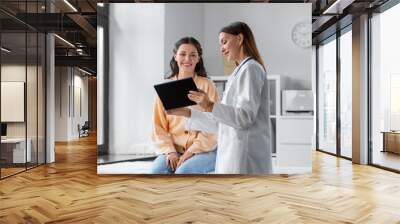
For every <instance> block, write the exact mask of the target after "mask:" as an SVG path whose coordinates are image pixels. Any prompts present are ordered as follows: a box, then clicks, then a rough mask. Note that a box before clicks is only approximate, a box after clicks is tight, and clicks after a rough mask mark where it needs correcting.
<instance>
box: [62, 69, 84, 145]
mask: <svg viewBox="0 0 400 224" xmlns="http://www.w3.org/2000/svg"><path fill="white" fill-rule="evenodd" d="M55 73H56V76H55V79H56V80H55V86H56V88H55V141H69V140H73V139H77V138H79V133H78V124H80V125H81V126H82V125H83V124H84V122H85V121H87V120H88V78H87V76H83V73H82V72H80V71H79V70H77V69H76V68H72V67H56V70H55ZM77 89H80V92H81V93H80V101H81V103H79V98H77V96H78V95H77V94H78V93H77V91H76V90H77ZM74 90H75V91H74ZM78 104H80V105H81V109H82V114H81V113H79V108H77V107H76V105H78ZM74 110H75V111H74ZM74 112H75V113H74Z"/></svg>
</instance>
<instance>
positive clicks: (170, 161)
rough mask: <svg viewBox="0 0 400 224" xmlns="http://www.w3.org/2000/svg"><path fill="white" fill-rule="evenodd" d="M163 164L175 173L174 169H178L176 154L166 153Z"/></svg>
mask: <svg viewBox="0 0 400 224" xmlns="http://www.w3.org/2000/svg"><path fill="white" fill-rule="evenodd" d="M165 162H166V163H167V166H169V167H171V169H172V171H175V170H176V168H177V167H178V162H179V156H178V153H176V152H170V153H168V154H167V156H166V161H165Z"/></svg>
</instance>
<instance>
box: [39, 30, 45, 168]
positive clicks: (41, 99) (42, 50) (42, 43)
mask: <svg viewBox="0 0 400 224" xmlns="http://www.w3.org/2000/svg"><path fill="white" fill-rule="evenodd" d="M45 45H46V37H45V35H44V34H39V45H38V59H39V63H38V77H37V80H38V144H37V145H38V164H43V163H45V156H46V155H45V153H46V151H45V110H46V108H45V87H46V84H45V81H46V79H45V69H44V68H45V64H46V62H45V60H46V51H45Z"/></svg>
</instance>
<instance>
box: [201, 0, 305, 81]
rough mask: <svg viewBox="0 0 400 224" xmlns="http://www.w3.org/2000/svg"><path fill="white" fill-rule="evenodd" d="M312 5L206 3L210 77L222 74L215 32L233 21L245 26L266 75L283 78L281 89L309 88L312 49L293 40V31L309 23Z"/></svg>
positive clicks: (205, 26) (205, 28)
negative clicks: (255, 44) (303, 46)
mask: <svg viewBox="0 0 400 224" xmlns="http://www.w3.org/2000/svg"><path fill="white" fill-rule="evenodd" d="M311 14H312V13H311V4H304V3H301V4H265V3H254V4H247V3H243V4H237V3H235V4H223V3H221V4H205V6H204V30H206V31H207V32H204V45H205V46H206V48H205V49H206V51H205V60H206V62H207V69H208V71H209V73H210V74H211V75H223V60H222V56H221V54H220V52H219V43H218V33H219V30H220V29H221V28H222V27H224V26H226V25H227V24H229V23H231V22H235V21H243V22H245V23H247V24H248V25H249V26H250V28H251V29H252V31H253V34H254V36H255V39H256V42H257V47H258V49H259V51H260V54H261V57H262V58H263V59H264V63H265V65H266V68H267V72H268V73H269V74H279V75H282V76H284V77H286V82H285V83H283V86H282V89H311V87H312V86H311V85H312V84H311V72H312V71H311V53H312V52H311V47H310V48H301V47H299V46H297V45H296V44H295V43H294V42H293V41H292V37H291V35H292V29H293V28H294V26H295V25H296V24H297V23H299V22H309V23H311Z"/></svg>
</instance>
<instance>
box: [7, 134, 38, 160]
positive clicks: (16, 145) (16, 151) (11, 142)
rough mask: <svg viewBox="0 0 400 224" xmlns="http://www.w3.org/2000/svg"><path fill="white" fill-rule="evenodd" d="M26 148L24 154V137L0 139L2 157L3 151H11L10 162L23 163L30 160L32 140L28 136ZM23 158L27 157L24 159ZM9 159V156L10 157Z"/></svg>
mask: <svg viewBox="0 0 400 224" xmlns="http://www.w3.org/2000/svg"><path fill="white" fill-rule="evenodd" d="M27 143H28V144H27V146H28V147H27V148H26V154H25V138H6V139H1V144H2V157H3V153H4V152H6V151H12V163H25V162H31V158H32V153H31V145H32V140H31V139H30V138H28V139H27ZM25 158H26V159H27V160H26V161H25ZM10 160H11V158H10ZM10 162H11V161H10Z"/></svg>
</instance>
